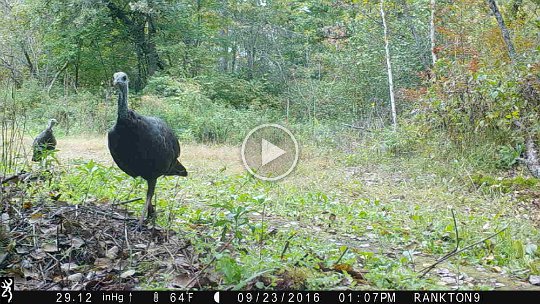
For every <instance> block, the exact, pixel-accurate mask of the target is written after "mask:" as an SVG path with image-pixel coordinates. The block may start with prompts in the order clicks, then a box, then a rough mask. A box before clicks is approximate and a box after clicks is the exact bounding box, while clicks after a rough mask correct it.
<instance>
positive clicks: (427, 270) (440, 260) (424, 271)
mask: <svg viewBox="0 0 540 304" xmlns="http://www.w3.org/2000/svg"><path fill="white" fill-rule="evenodd" d="M506 229H508V227H505V228H503V229H501V230H499V231H497V232H495V233H494V234H492V235H490V236H488V237H486V238H483V239H481V240H480V241H478V242H476V243H473V244H471V245H469V246H467V247H464V248H462V249H460V250H458V251H455V252H453V253H452V254H447V255H445V256H444V257H442V258H440V259H438V260H437V261H436V262H435V263H434V264H433V265H431V266H429V267H426V268H424V269H422V270H420V272H422V275H421V276H420V278H423V277H424V276H425V275H426V274H427V273H428V272H429V271H430V270H431V269H433V268H435V266H436V265H438V264H440V263H442V262H444V261H446V260H448V259H449V258H450V257H452V256H454V255H456V254H458V253H460V252H463V251H465V250H468V249H470V248H472V247H474V246H476V245H478V244H481V243H483V242H485V241H487V240H489V239H491V238H493V237H494V236H497V235H498V234H500V233H501V232H503V231H505V230H506Z"/></svg>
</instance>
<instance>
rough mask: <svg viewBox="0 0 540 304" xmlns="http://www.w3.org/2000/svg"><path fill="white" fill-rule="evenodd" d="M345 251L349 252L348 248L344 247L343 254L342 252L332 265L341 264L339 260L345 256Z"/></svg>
mask: <svg viewBox="0 0 540 304" xmlns="http://www.w3.org/2000/svg"><path fill="white" fill-rule="evenodd" d="M347 251H349V247H345V250H343V252H342V253H341V255H340V256H339V259H337V261H336V262H335V263H334V265H338V264H339V262H341V259H342V258H343V256H344V255H345V253H347Z"/></svg>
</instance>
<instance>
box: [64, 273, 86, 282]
mask: <svg viewBox="0 0 540 304" xmlns="http://www.w3.org/2000/svg"><path fill="white" fill-rule="evenodd" d="M82 278H83V275H82V273H80V272H79V273H74V274H72V275H69V276H68V277H67V279H68V281H71V282H79V281H81V280H82Z"/></svg>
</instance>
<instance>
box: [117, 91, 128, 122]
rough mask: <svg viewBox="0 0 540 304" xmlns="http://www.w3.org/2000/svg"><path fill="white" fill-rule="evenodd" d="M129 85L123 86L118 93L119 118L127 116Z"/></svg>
mask: <svg viewBox="0 0 540 304" xmlns="http://www.w3.org/2000/svg"><path fill="white" fill-rule="evenodd" d="M127 96H128V87H127V85H126V86H122V87H121V88H120V92H119V93H118V119H124V118H127V113H128V106H127Z"/></svg>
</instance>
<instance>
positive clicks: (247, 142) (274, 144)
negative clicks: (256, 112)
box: [242, 124, 299, 181]
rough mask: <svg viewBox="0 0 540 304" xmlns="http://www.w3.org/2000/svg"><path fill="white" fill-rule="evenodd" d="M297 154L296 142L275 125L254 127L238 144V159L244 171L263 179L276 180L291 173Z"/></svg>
mask: <svg viewBox="0 0 540 304" xmlns="http://www.w3.org/2000/svg"><path fill="white" fill-rule="evenodd" d="M298 156H299V149H298V142H297V141H296V139H295V138H294V136H293V135H292V133H291V131H289V130H287V129H286V128H285V127H283V126H281V125H278V124H264V125H260V126H258V127H256V128H254V129H253V130H251V131H250V132H249V133H248V135H247V136H246V138H245V139H244V142H243V143H242V162H243V163H244V166H245V168H246V170H248V172H249V173H251V174H252V175H253V176H255V177H257V178H259V179H262V180H266V181H276V180H279V179H281V178H283V177H285V176H287V175H288V174H289V173H291V172H292V171H293V170H294V167H295V166H296V163H297V162H298Z"/></svg>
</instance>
